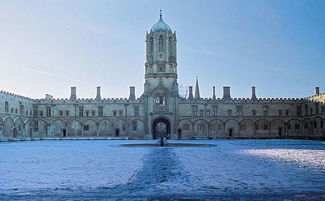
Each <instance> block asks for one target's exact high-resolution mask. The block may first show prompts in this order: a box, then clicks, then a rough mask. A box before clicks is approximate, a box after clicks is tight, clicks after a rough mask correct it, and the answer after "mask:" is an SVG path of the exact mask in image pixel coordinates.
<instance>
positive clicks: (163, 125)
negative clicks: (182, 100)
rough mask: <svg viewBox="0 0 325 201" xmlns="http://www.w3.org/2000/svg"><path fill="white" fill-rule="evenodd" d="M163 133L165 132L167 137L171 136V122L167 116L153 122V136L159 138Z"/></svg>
mask: <svg viewBox="0 0 325 201" xmlns="http://www.w3.org/2000/svg"><path fill="white" fill-rule="evenodd" d="M161 133H165V134H166V137H167V139H168V138H169V136H170V123H169V120H167V119H165V118H158V119H156V120H155V121H154V122H153V123H152V138H153V139H157V138H158V137H160V136H158V135H160V134H161Z"/></svg>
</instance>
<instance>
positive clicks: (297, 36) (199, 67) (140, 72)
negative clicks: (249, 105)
mask: <svg viewBox="0 0 325 201" xmlns="http://www.w3.org/2000/svg"><path fill="white" fill-rule="evenodd" d="M160 7H161V8H162V9H163V19H164V21H165V22H166V23H167V24H168V25H169V26H170V27H171V28H172V30H175V31H176V34H177V40H178V45H177V48H178V52H177V55H178V73H179V80H178V82H179V84H180V86H181V91H184V90H185V89H186V88H187V87H188V86H189V85H193V86H194V85H195V78H196V76H198V77H199V83H200V92H201V97H211V96H212V86H216V92H217V97H221V96H222V93H221V91H222V86H231V95H232V97H250V95H251V94H250V93H251V86H253V85H255V86H256V91H257V96H258V97H305V96H309V95H312V94H313V93H314V87H315V86H320V90H321V92H324V91H325V79H324V75H325V66H324V65H325V1H322V0H304V1H302V0H295V1H291V0H247V1H242V0H224V1H218V0H205V1H202V0H191V1H186V0H184V1H181V0H178V1H174V0H167V1H162V0H161V1H144V0H132V1H131V0H130V1H120V0H111V1H109V0H105V1H99V0H96V1H95V0H94V1H88V0H84V1H82V0H0V19H1V23H0V72H1V73H0V89H2V90H6V91H10V92H13V93H17V94H20V95H24V96H28V97H31V98H43V97H44V96H45V94H46V93H49V94H51V95H53V96H54V97H56V98H61V97H69V96H70V87H71V86H76V87H77V96H78V97H89V98H91V97H95V95H96V87H97V86H101V88H102V97H110V98H112V97H116V98H117V97H128V94H129V86H131V85H132V86H136V95H137V97H139V96H140V95H141V94H142V92H143V84H144V62H145V61H144V58H145V55H144V50H145V43H144V40H145V34H146V31H147V30H148V31H149V30H150V28H151V26H152V25H153V24H155V23H156V22H157V21H158V19H159V9H160ZM183 88H184V90H183Z"/></svg>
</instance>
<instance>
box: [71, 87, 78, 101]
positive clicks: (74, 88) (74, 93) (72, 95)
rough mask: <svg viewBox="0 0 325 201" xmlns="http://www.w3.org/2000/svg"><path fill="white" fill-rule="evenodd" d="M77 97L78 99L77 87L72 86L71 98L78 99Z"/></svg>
mask: <svg viewBox="0 0 325 201" xmlns="http://www.w3.org/2000/svg"><path fill="white" fill-rule="evenodd" d="M76 99H77V87H71V95H70V100H76Z"/></svg>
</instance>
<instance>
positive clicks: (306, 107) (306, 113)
mask: <svg viewBox="0 0 325 201" xmlns="http://www.w3.org/2000/svg"><path fill="white" fill-rule="evenodd" d="M305 115H308V105H307V104H306V105H305Z"/></svg>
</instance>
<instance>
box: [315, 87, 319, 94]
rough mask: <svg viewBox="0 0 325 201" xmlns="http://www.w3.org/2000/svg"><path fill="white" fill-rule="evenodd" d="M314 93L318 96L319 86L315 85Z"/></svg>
mask: <svg viewBox="0 0 325 201" xmlns="http://www.w3.org/2000/svg"><path fill="white" fill-rule="evenodd" d="M315 95H316V96H319V87H315Z"/></svg>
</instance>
